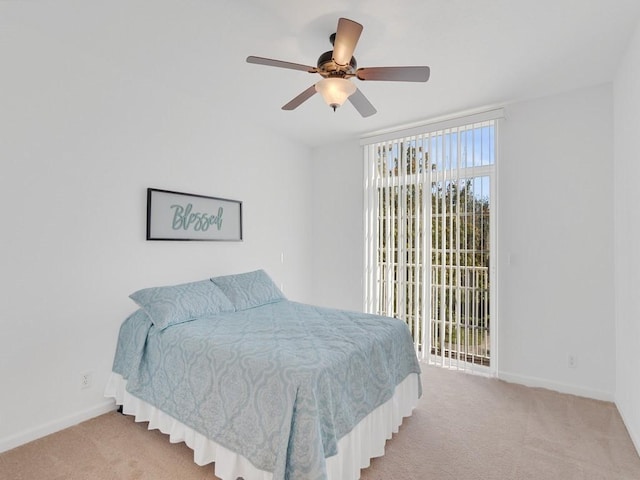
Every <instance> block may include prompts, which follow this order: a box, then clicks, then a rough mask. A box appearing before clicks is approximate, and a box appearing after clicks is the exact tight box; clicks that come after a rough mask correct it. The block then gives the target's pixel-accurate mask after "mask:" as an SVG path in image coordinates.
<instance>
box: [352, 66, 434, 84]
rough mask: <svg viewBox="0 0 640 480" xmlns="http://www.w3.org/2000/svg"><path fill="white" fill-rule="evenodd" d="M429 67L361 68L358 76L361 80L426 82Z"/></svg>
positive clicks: (429, 71)
mask: <svg viewBox="0 0 640 480" xmlns="http://www.w3.org/2000/svg"><path fill="white" fill-rule="evenodd" d="M430 74H431V69H430V68H429V67H369V68H359V69H358V70H357V71H356V76H357V77H358V78H359V79H360V80H389V81H395V82H426V81H427V80H429V75H430Z"/></svg>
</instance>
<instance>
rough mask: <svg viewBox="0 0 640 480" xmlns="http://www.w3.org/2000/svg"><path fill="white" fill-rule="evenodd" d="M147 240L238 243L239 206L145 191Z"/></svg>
mask: <svg viewBox="0 0 640 480" xmlns="http://www.w3.org/2000/svg"><path fill="white" fill-rule="evenodd" d="M147 240H173V241H176V240H177V241H223V242H225V241H226V242H234V241H235V242H237V241H242V202H241V201H239V200H230V199H227V198H218V197H209V196H205V195H197V194H193V193H183V192H174V191H171V190H160V189H157V188H147Z"/></svg>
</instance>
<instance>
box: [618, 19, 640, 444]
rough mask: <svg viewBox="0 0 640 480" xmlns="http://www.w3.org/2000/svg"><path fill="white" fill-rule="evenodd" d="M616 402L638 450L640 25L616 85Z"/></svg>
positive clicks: (639, 360) (639, 345)
mask: <svg viewBox="0 0 640 480" xmlns="http://www.w3.org/2000/svg"><path fill="white" fill-rule="evenodd" d="M614 125H615V168H614V170H615V216H614V218H615V246H616V249H615V252H616V255H615V286H616V297H615V310H616V404H617V406H618V410H619V411H620V413H621V415H622V417H623V418H624V421H625V424H626V425H627V429H628V430H629V433H630V434H631V437H632V438H633V441H634V443H635V445H636V448H637V449H638V451H639V452H640V373H639V372H640V356H639V355H638V350H639V347H640V295H638V291H640V253H639V250H638V245H640V222H639V221H638V220H639V218H638V205H640V189H638V179H639V178H640V153H639V152H640V149H639V144H638V139H640V24H638V26H637V28H636V31H635V35H634V36H633V39H632V40H631V42H630V44H629V47H628V50H627V52H626V54H625V56H624V58H623V60H622V62H621V64H620V67H619V70H618V72H617V75H616V78H615V82H614Z"/></svg>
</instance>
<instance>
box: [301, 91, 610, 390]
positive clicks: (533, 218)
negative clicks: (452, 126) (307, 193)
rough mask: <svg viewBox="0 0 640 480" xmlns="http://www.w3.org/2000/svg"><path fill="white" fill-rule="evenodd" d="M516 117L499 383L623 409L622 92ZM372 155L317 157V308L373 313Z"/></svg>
mask: <svg viewBox="0 0 640 480" xmlns="http://www.w3.org/2000/svg"><path fill="white" fill-rule="evenodd" d="M506 112H507V116H508V119H507V120H506V121H505V122H504V125H503V128H502V130H501V131H500V137H501V139H502V142H503V150H502V155H501V157H500V160H499V161H500V165H499V187H498V188H499V204H500V208H499V248H500V251H501V252H502V255H501V256H500V258H499V260H500V264H499V269H500V272H499V273H500V284H499V302H500V306H499V313H500V329H499V342H500V350H499V352H498V353H499V355H498V358H499V375H500V376H501V377H502V378H505V379H508V380H511V381H516V382H520V383H525V384H529V385H535V386H542V387H547V388H552V389H555V390H559V391H564V392H570V393H575V394H579V395H585V396H590V397H595V398H603V399H609V400H612V399H613V395H614V389H615V382H614V372H615V370H614V359H615V349H614V318H613V220H612V216H611V212H612V210H613V173H612V169H613V159H612V156H613V154H612V152H613V131H612V93H611V86H610V85H605V86H600V87H596V88H590V89H585V90H579V91H575V92H569V93H566V94H562V95H558V96H554V97H548V98H542V99H537V100H531V101H527V102H519V103H515V104H512V105H508V106H507V107H506ZM361 157H362V154H361V151H360V148H359V144H358V142H357V141H355V140H354V141H353V142H345V143H343V144H339V145H330V146H327V147H324V148H320V149H316V150H315V151H314V153H313V158H314V166H313V169H314V185H315V187H314V209H315V210H314V218H315V219H316V223H315V225H314V235H313V237H314V272H315V274H314V287H313V288H314V300H316V301H321V302H322V303H324V304H326V305H331V306H336V307H343V308H351V309H361V308H362V282H361V279H362V258H363V250H362V242H363V234H362V213H361V212H362V210H361V205H362V201H363V200H362V197H363V192H362V189H363V185H362V160H361ZM336 179H337V180H336ZM329 192H331V193H329ZM507 253H509V254H510V255H511V259H512V262H511V265H507V264H506V261H505V257H506V254H507ZM568 353H572V354H573V355H574V356H575V358H576V359H577V367H576V368H575V369H569V368H568V366H567V354H568Z"/></svg>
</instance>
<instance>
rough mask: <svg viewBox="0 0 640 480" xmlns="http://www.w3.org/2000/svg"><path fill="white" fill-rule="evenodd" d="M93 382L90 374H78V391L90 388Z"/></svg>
mask: <svg viewBox="0 0 640 480" xmlns="http://www.w3.org/2000/svg"><path fill="white" fill-rule="evenodd" d="M92 381H93V373H92V372H83V373H81V374H80V389H81V390H84V389H85V388H90V387H91V383H92Z"/></svg>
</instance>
